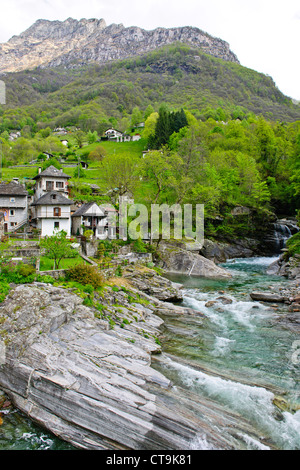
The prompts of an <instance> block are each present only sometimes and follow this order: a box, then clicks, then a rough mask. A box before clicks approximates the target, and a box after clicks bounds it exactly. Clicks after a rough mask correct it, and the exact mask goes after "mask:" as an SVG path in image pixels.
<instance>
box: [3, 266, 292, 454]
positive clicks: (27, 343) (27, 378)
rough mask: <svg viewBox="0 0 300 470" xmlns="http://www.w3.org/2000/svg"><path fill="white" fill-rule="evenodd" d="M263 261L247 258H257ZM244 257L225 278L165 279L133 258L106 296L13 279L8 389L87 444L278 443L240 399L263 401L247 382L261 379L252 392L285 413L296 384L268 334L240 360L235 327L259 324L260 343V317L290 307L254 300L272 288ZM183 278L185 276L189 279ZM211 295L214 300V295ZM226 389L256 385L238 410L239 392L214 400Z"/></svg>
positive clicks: (54, 427)
mask: <svg viewBox="0 0 300 470" xmlns="http://www.w3.org/2000/svg"><path fill="white" fill-rule="evenodd" d="M252 261H253V264H251V262H252ZM255 261H257V260H251V259H244V260H242V263H244V266H245V267H247V269H249V266H250V268H251V266H252V267H253V266H255V264H254V262H255ZM269 261H270V260H269ZM270 262H271V261H270ZM266 263H267V262H266ZM240 266H241V261H240V260H232V261H231V262H228V263H226V265H223V266H222V268H224V269H226V270H228V271H229V272H230V273H231V276H229V277H227V278H221V279H212V278H206V279H205V278H199V277H196V276H184V277H183V278H180V277H179V278H178V275H177V276H176V275H173V278H172V275H168V278H169V279H167V278H166V277H165V276H164V277H163V276H160V275H158V273H157V272H156V271H155V270H152V269H149V268H147V267H145V266H140V267H138V269H136V268H137V266H136V265H135V266H128V268H127V269H125V270H124V272H123V276H122V278H120V277H118V278H111V279H110V281H109V285H107V286H106V288H105V290H104V291H102V292H101V295H100V296H99V297H97V298H95V299H93V300H94V305H97V307H95V306H93V307H91V306H88V305H84V299H83V298H82V297H80V296H78V295H76V293H75V291H73V292H72V291H70V289H63V288H61V287H58V286H51V285H47V284H43V283H37V284H32V285H27V286H18V287H16V288H14V289H13V290H12V292H11V293H10V295H9V297H8V298H7V300H6V302H5V304H2V307H0V310H1V313H0V317H1V318H2V319H4V318H6V319H5V321H3V320H2V325H1V328H2V331H3V330H5V331H6V342H7V363H6V364H5V370H4V371H3V368H2V370H1V374H0V381H1V386H2V388H4V389H5V391H6V392H8V393H9V396H10V398H11V399H12V400H13V402H14V404H15V405H16V406H17V407H18V408H19V409H20V410H22V411H23V412H24V413H25V414H26V415H27V416H29V417H30V419H32V420H33V421H35V422H38V423H39V424H40V425H41V426H43V427H46V428H47V429H48V430H50V431H51V432H53V433H54V434H56V435H57V436H60V437H61V439H63V440H64V441H65V442H69V443H71V444H72V445H75V446H76V447H80V448H85V449H125V448H130V449H143V450H144V449H154V448H155V449H162V450H167V449H179V448H181V449H182V448H184V449H195V448H203V446H204V447H205V445H204V443H207V447H206V448H215V449H226V450H229V449H237V448H245V449H247V448H253V441H255V442H256V443H260V444H256V445H257V446H259V445H260V446H266V447H269V448H273V447H274V448H278V447H279V448H280V447H281V446H282V445H283V444H282V443H281V444H280V443H279V444H278V442H277V441H276V440H275V442H273V441H272V439H273V438H272V436H271V437H270V436H269V437H268V433H266V436H267V437H265V438H264V439H260V430H257V429H256V427H255V425H254V423H252V424H251V423H249V422H247V419H245V417H243V413H242V410H243V407H244V409H245V410H246V409H247V408H248V406H249V405H251V407H252V406H253V407H254V405H255V403H254V402H255V401H256V398H255V399H254V398H251V394H250V395H249V393H250V391H251V388H247V387H255V389H252V390H253V392H255V393H254V397H257V398H258V397H259V396H261V397H262V398H263V401H262V403H263V405H264V406H265V405H266V404H267V405H268V409H269V410H272V413H275V414H276V413H279V415H280V419H281V420H283V421H284V422H285V421H286V417H285V416H284V415H282V414H280V413H281V412H280V411H278V407H276V406H275V407H274V405H273V400H274V398H275V396H277V395H278V396H280V394H281V393H286V384H285V382H284V381H283V382H282V376H283V375H284V374H285V372H284V371H285V368H286V365H287V364H281V365H280V367H279V368H278V373H279V375H280V376H281V379H280V381H279V382H278V383H277V381H276V380H273V379H270V378H269V377H268V374H267V376H265V373H264V368H265V367H266V365H267V367H269V365H268V364H269V363H270V356H269V357H268V354H271V352H272V348H271V344H270V347H269V346H268V348H265V346H264V348H263V350H262V352H263V357H264V358H262V357H261V358H258V357H257V359H255V362H256V363H257V365H256V367H255V368H254V369H253V368H252V367H251V371H250V372H249V365H248V361H249V364H252V362H253V360H252V359H247V360H246V359H245V360H246V361H247V362H246V363H244V362H243V361H244V359H243V361H242V362H241V363H240V360H241V359H240V358H241V357H244V353H245V352H244V351H243V353H242V351H240V350H239V347H238V346H237V344H238V342H239V341H240V340H239V339H238V338H239V336H238V337H237V338H235V334H236V333H235V331H237V334H238V335H239V331H240V332H241V333H242V337H243V338H244V339H243V341H245V336H244V335H245V334H246V333H247V335H248V334H249V332H250V333H253V334H250V337H249V341H250V343H249V344H250V345H251V348H250V349H251V351H252V350H254V348H255V346H254V345H255V343H256V341H258V344H259V345H260V347H261V345H262V344H263V342H262V343H260V342H259V341H262V338H263V336H261V333H259V335H258V337H257V338H256V334H257V331H255V329H256V328H257V326H256V322H257V321H261V319H262V320H263V322H265V321H269V320H270V321H272V325H274V324H275V325H276V328H277V327H278V325H279V323H280V322H278V319H279V318H281V319H282V318H284V317H286V315H287V314H288V310H287V309H288V308H289V306H288V305H287V304H284V303H283V304H282V305H281V306H279V307H278V304H277V307H275V304H274V303H272V304H268V305H264V304H263V303H261V302H259V301H251V299H250V292H252V291H253V289H254V288H255V289H256V288H257V285H259V287H260V288H261V287H262V283H261V282H260V280H261V278H260V271H256V270H255V269H253V271H250V272H249V274H247V281H246V278H245V277H244V274H243V271H241V270H240ZM266 267H267V264H265V265H264V269H266ZM237 273H238V275H237ZM264 276H265V277H264V284H263V286H264V289H266V288H267V287H268V286H270V285H273V286H274V289H275V290H276V291H279V289H288V288H289V281H287V280H285V279H284V278H279V277H274V276H266V275H265V274H264ZM180 279H184V280H185V284H186V285H185V286H184V287H183V288H181V287H182V284H181V283H180ZM242 281H243V282H242ZM281 281H282V282H281ZM246 282H247V284H246V285H247V287H246V285H245V283H246ZM180 284H181V285H180ZM187 286H192V287H187ZM245 291H246V292H245ZM191 294H192V296H191ZM97 295H98V294H97ZM199 296H200V299H203V300H199ZM159 297H160V298H159ZM224 299H225V300H226V299H227V300H226V301H224ZM171 302H172V303H171ZM173 302H175V304H174V303H173ZM208 302H214V303H212V304H210V306H206V304H207V303H208ZM85 303H86V302H85ZM276 308H278V310H276ZM281 308H283V310H284V311H281ZM5 316H6V317H5ZM253 322H254V323H253ZM237 326H238V329H237V330H236V328H237ZM220 327H221V330H220V331H219V330H218V329H219V328H220ZM211 328H212V330H211ZM18 329H19V330H20V331H22V334H21V336H20V337H19V338H18ZM253 330H254V331H253ZM267 331H269V330H267ZM270 331H274V330H273V328H272V330H270ZM280 331H281V330H280ZM254 333H255V334H254ZM294 333H295V332H294V331H293V333H292V335H294ZM180 337H181V338H182V339H179V338H180ZM297 337H298V338H299V336H290V333H285V336H284V338H285V341H286V346H285V353H284V354H287V353H288V351H289V348H290V350H291V347H292V342H291V338H294V340H295V338H297ZM264 341H265V340H264ZM268 341H269V340H268ZM244 346H245V344H244V343H243V347H244ZM282 347H283V346H282ZM235 348H237V352H234V349H235ZM256 348H257V346H256ZM248 349H249V346H248V347H246V350H248ZM209 351H212V353H211V354H210V353H209ZM246 352H247V351H246ZM207 354H208V355H209V357H210V359H209V363H208V362H207V357H208V356H207ZM226 354H231V355H232V356H231V357H232V359H230V355H229V358H228V360H229V362H230V361H231V360H232V361H233V362H232V364H231V366H230V367H228V363H227V362H226V364H227V370H226V369H224V364H223V363H222V360H223V359H224V357H226ZM272 354H274V352H272ZM281 355H282V350H281V346H280V350H279V351H276V354H275V357H274V358H273V359H272V361H271V362H272V363H273V361H274V364H276V361H277V360H278V359H279V358H280V357H281ZM236 361H237V362H236ZM259 363H261V365H260V366H259V365H258V364H259ZM16 364H17V365H16ZM178 364H180V365H178ZM222 364H223V365H222ZM234 364H235V366H234V369H235V370H234V371H233V370H232V367H233V365H234ZM245 367H246V369H245ZM277 367H278V365H277ZM289 367H291V364H289ZM293 367H297V366H295V365H294V366H293ZM174 370H175V371H176V373H174ZM221 370H222V371H223V372H221ZM254 370H255V375H254V372H253V371H254ZM197 371H198V372H197ZM225 371H226V372H225ZM182 374H183V375H184V377H185V379H184V381H183V380H182ZM187 374H188V375H187ZM190 374H192V377H193V378H191V377H190ZM203 374H204V375H203ZM188 377H189V378H188ZM199 380H200V383H201V382H202V383H203V384H206V385H205V387H207V390H208V392H209V390H214V392H213V396H209V395H206V394H204V395H203V394H202V392H201V394H200V395H199V391H198V388H197V387H196V388H195V387H194V385H195V384H197V382H199ZM195 381H196V382H195ZM203 381H204V382H203ZM269 381H270V383H269V385H268V382H269ZM211 387H213V388H211ZM218 387H219V391H217V390H218ZM224 387H225V388H224ZM243 387H244V388H243ZM265 387H267V388H265ZM223 388H224V391H225V390H228V393H233V390H236V393H241V392H243V391H244V392H247V393H246V394H245V401H244V402H243V404H240V405H239V408H238V409H237V408H236V407H235V406H233V405H232V401H231V400H230V404H231V405H230V406H233V409H232V410H230V411H228V410H226V409H224V407H223V404H222V405H221V404H220V403H218V400H217V401H216V396H219V395H220V396H222V397H223V398H222V400H223V401H224V400H225V402H226V401H227V400H228V398H227V392H226V394H225V395H224V394H223V393H221V390H222V389H223ZM230 390H231V392H230ZM248 392H249V393H248ZM234 393H235V392H234ZM209 394H210V392H209ZM222 400H221V402H222ZM249 400H250V401H249ZM253 400H254V402H253ZM252 402H253V403H252ZM227 406H228V405H227ZM199 410H200V411H201V412H200V411H199ZM275 410H277V411H276V412H275ZM251 413H254V415H255V413H256V411H255V412H254V411H253V412H251ZM279 415H278V416H279ZM291 416H293V415H291ZM66 417H67V419H66ZM3 418H4V426H5V415H4V416H3ZM262 419H263V418H262ZM265 419H267V418H266V417H265ZM291 419H292V418H291ZM268 420H269V418H268ZM112 423H113V425H112ZM273 424H274V423H273ZM220 429H224V430H226V432H225V431H224V433H223V432H221V433H220ZM268 429H269V428H268ZM268 432H269V431H268ZM238 434H240V435H242V436H246V438H244V439H242V438H239V437H237V436H238ZM247 436H248V437H247ZM245 439H246V440H245ZM246 441H247V442H248V443H247V442H246ZM249 442H252V444H251V445H250V444H249ZM295 442H296V441H295ZM284 445H285V444H284ZM292 445H293V444H292ZM297 445H298V444H297Z"/></svg>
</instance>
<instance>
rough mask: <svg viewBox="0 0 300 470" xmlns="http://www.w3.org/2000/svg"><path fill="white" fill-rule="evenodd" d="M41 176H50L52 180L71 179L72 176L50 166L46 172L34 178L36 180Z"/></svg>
mask: <svg viewBox="0 0 300 470" xmlns="http://www.w3.org/2000/svg"><path fill="white" fill-rule="evenodd" d="M41 176H50V177H51V178H71V176H70V175H67V174H66V173H63V171H62V170H58V169H57V168H55V166H53V165H50V166H48V168H46V170H44V171H41V173H38V174H37V175H36V176H34V178H32V179H34V180H36V179H38V178H40V177H41Z"/></svg>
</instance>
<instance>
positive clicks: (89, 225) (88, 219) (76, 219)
mask: <svg viewBox="0 0 300 470" xmlns="http://www.w3.org/2000/svg"><path fill="white" fill-rule="evenodd" d="M112 210H113V209H112V208H106V207H102V206H100V207H99V206H98V204H96V203H95V202H88V203H86V204H83V205H82V206H81V207H79V209H78V210H77V211H76V212H75V213H74V214H72V234H73V235H83V234H84V232H85V231H86V230H92V232H93V236H94V237H95V238H96V239H99V240H104V239H106V238H116V227H115V225H114V224H113V220H112V219H111V211H112ZM113 212H115V210H113Z"/></svg>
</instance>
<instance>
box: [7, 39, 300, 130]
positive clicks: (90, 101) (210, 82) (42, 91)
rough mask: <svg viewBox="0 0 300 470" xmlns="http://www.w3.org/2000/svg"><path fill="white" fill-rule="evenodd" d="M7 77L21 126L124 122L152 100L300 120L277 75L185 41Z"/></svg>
mask: <svg viewBox="0 0 300 470" xmlns="http://www.w3.org/2000/svg"><path fill="white" fill-rule="evenodd" d="M2 79H4V81H5V83H6V86H7V105H6V106H5V108H4V107H3V108H2V112H1V115H2V119H6V120H8V121H6V122H7V123H8V124H9V125H10V126H11V127H13V128H16V127H20V126H22V122H23V121H24V120H26V119H27V120H28V119H29V120H32V121H33V122H35V123H37V122H39V123H41V124H40V126H48V125H49V126H50V127H56V126H66V125H77V126H80V127H84V128H87V127H89V128H90V129H91V130H97V131H99V125H101V123H103V122H104V123H105V122H108V120H109V119H110V118H112V117H113V118H114V119H116V121H117V125H118V126H119V127H122V123H121V121H122V119H124V118H126V117H128V116H130V115H131V114H132V111H133V109H134V108H135V107H139V108H140V109H141V110H142V111H143V110H145V109H146V108H147V106H148V105H149V104H151V105H152V106H153V108H154V109H155V110H158V108H159V106H160V105H161V103H166V104H168V105H169V106H170V107H172V108H174V109H176V108H181V107H183V108H184V109H187V110H189V111H191V112H192V114H193V115H194V116H195V117H196V118H197V119H200V120H206V119H207V118H209V117H212V118H214V119H217V120H221V121H226V119H228V118H229V117H231V118H244V117H245V116H246V115H249V114H250V113H254V114H256V115H263V116H264V117H265V118H267V119H270V120H274V121H276V120H281V121H294V120H297V119H299V118H300V106H299V105H295V104H293V103H292V100H291V99H290V98H288V97H286V96H284V95H283V94H282V93H281V92H280V90H279V89H278V88H277V87H276V85H275V84H274V82H273V80H272V78H271V77H268V76H266V75H264V74H261V73H258V72H255V71H254V70H251V69H248V68H245V67H242V66H241V65H239V64H236V63H233V62H228V61H224V60H222V59H216V58H214V57H212V56H209V55H207V54H204V53H203V52H201V50H199V49H194V48H191V47H190V46H186V45H182V44H175V45H171V46H166V47H163V48H161V49H158V50H157V51H152V52H149V53H147V54H144V55H142V56H140V57H135V58H132V59H126V60H121V61H115V62H111V63H109V64H106V65H104V66H99V65H97V64H94V65H90V66H85V67H76V68H74V69H71V70H70V69H68V70H67V69H64V68H54V69H41V68H36V69H34V70H27V71H24V72H18V73H8V74H5V75H2ZM17 108H18V109H17ZM216 109H218V111H216ZM9 121H11V122H10V123H9ZM0 123H1V121H0Z"/></svg>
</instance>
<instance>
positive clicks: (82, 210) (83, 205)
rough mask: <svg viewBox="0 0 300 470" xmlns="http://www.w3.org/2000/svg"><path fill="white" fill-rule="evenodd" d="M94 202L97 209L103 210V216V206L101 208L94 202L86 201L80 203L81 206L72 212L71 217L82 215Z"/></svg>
mask: <svg viewBox="0 0 300 470" xmlns="http://www.w3.org/2000/svg"><path fill="white" fill-rule="evenodd" d="M94 204H96V206H97V207H98V209H99V210H101V211H102V212H103V216H104V211H103V208H102V207H99V206H98V204H97V203H96V202H87V203H85V204H82V206H81V207H79V209H77V211H76V212H74V214H72V217H80V216H82V215H85V214H86V212H87V211H88V210H89V209H90V208H91V207H92V206H93V205H94ZM88 215H91V214H88Z"/></svg>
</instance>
